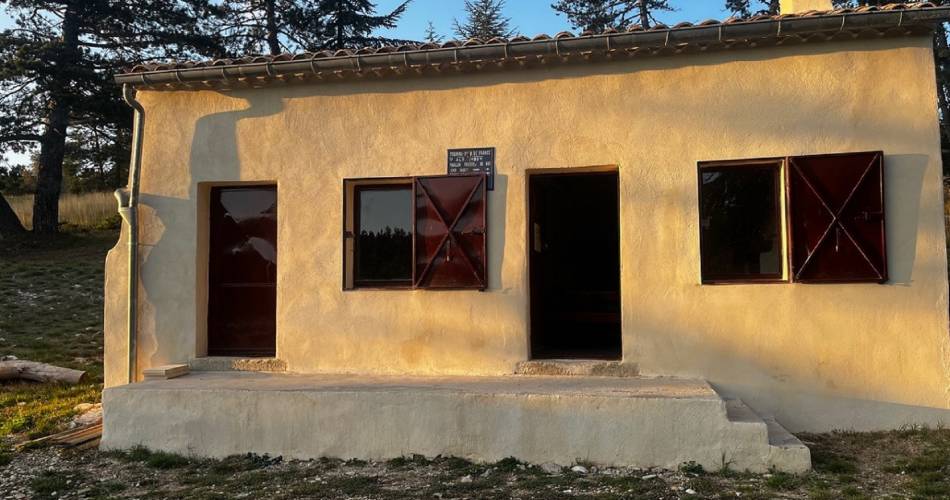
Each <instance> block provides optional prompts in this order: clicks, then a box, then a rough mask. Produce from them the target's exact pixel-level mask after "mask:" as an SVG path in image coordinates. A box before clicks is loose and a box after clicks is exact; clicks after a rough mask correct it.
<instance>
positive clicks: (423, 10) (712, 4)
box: [376, 0, 729, 40]
mask: <svg viewBox="0 0 950 500" xmlns="http://www.w3.org/2000/svg"><path fill="white" fill-rule="evenodd" d="M400 3H402V0H376V5H377V7H378V10H379V12H389V11H390V10H392V9H393V8H394V7H396V6H397V5H399V4H400ZM505 3H506V6H505V15H506V16H508V17H510V18H511V23H512V25H514V27H516V28H518V31H519V32H520V33H522V34H524V35H528V36H533V35H537V34H538V33H548V34H552V35H553V34H555V33H557V32H559V31H565V30H569V29H570V28H571V25H570V23H569V22H568V21H567V19H566V18H565V17H564V16H561V15H558V13H557V12H555V11H554V9H552V8H551V4H552V3H554V0H507V1H506V2H505ZM670 3H671V4H673V5H674V6H675V7H676V9H677V10H676V11H674V12H660V13H657V17H658V18H659V19H660V20H661V21H663V22H665V23H667V24H675V23H677V22H680V21H693V22H696V21H702V20H705V19H724V18H726V17H729V13H728V12H726V11H725V9H724V8H723V5H724V4H725V1H722V0H673V1H672V2H670ZM464 4H465V2H464V0H412V3H410V4H409V9H408V10H407V11H406V14H405V15H404V16H403V18H402V20H401V22H400V23H399V26H398V27H397V28H396V29H392V30H386V31H384V32H383V33H384V34H385V35H386V36H389V37H392V38H402V39H409V40H415V39H420V38H423V34H424V33H425V28H426V25H427V24H428V22H429V21H432V23H433V24H435V27H436V30H437V31H438V32H439V34H440V35H442V36H444V37H446V39H451V38H455V37H454V32H453V30H452V20H453V19H454V18H459V19H462V18H464V17H465V13H464V10H463V6H464Z"/></svg>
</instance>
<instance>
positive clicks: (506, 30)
mask: <svg viewBox="0 0 950 500" xmlns="http://www.w3.org/2000/svg"><path fill="white" fill-rule="evenodd" d="M504 8H505V0H465V15H466V16H467V17H466V19H465V20H464V21H459V20H458V19H456V20H455V21H454V23H453V24H454V27H455V34H456V35H457V36H458V37H459V38H461V39H463V40H468V39H471V38H478V39H481V40H490V39H492V38H496V37H505V38H507V37H511V36H512V35H514V34H515V31H516V29H515V28H512V27H511V18H508V17H505V16H504V14H503V13H502V11H503V10H504Z"/></svg>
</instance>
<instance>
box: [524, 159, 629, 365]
mask: <svg viewBox="0 0 950 500" xmlns="http://www.w3.org/2000/svg"><path fill="white" fill-rule="evenodd" d="M618 187H619V186H618V177H617V173H616V172H597V173H583V174H575V173H570V174H542V175H533V176H531V177H530V180H529V191H530V194H529V197H530V221H531V225H530V228H529V233H530V234H529V240H530V241H529V253H530V264H529V265H530V273H531V292H530V293H531V356H532V357H533V358H534V359H555V358H566V359H620V357H621V333H620V332H621V329H620V210H619V208H620V207H619V195H618Z"/></svg>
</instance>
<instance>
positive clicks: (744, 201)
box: [700, 162, 783, 281]
mask: <svg viewBox="0 0 950 500" xmlns="http://www.w3.org/2000/svg"><path fill="white" fill-rule="evenodd" d="M779 173H780V164H779V163H778V162H770V163H763V164H751V165H750V164H743V165H725V166H722V165H716V166H703V167H701V168H700V238H701V250H702V273H703V281H743V280H777V279H781V278H782V258H783V257H782V243H781V231H782V229H781V222H780V212H781V211H780V208H779V200H780V196H779V185H780V184H779Z"/></svg>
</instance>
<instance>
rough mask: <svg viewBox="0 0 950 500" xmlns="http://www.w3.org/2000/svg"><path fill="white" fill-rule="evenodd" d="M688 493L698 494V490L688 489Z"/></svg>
mask: <svg viewBox="0 0 950 500" xmlns="http://www.w3.org/2000/svg"><path fill="white" fill-rule="evenodd" d="M686 494H687V495H695V494H696V490H694V489H692V488H690V489H688V490H686Z"/></svg>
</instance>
